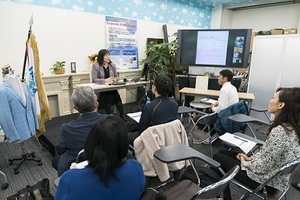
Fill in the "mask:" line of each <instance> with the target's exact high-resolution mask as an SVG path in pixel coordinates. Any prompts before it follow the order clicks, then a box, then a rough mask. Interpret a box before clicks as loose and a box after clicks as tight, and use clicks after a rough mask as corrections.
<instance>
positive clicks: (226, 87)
mask: <svg viewBox="0 0 300 200" xmlns="http://www.w3.org/2000/svg"><path fill="white" fill-rule="evenodd" d="M232 78H233V73H232V72H231V71H230V70H228V69H224V70H222V71H220V75H219V77H218V83H219V85H222V88H221V90H220V95H219V99H218V102H216V103H214V104H212V105H211V110H212V111H213V112H220V111H221V110H223V109H225V108H227V107H228V106H230V105H232V104H235V103H237V102H238V101H239V97H238V92H237V90H236V88H235V87H234V86H233V85H232V84H231V81H232Z"/></svg>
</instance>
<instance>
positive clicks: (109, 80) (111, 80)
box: [105, 77, 114, 83]
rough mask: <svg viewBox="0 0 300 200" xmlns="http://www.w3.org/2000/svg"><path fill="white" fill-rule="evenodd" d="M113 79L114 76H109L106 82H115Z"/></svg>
mask: <svg viewBox="0 0 300 200" xmlns="http://www.w3.org/2000/svg"><path fill="white" fill-rule="evenodd" d="M113 80H114V77H109V78H107V79H105V83H111V82H113Z"/></svg>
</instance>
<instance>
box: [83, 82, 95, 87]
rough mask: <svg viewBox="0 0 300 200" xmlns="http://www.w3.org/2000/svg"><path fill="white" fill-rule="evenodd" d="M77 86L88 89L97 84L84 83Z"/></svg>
mask: <svg viewBox="0 0 300 200" xmlns="http://www.w3.org/2000/svg"><path fill="white" fill-rule="evenodd" d="M79 86H90V87H94V86H98V84H96V83H84V84H80V85H79Z"/></svg>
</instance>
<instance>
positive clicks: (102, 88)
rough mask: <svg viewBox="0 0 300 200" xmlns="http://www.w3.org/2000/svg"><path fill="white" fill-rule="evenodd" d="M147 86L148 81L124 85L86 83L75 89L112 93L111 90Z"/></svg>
mask: <svg viewBox="0 0 300 200" xmlns="http://www.w3.org/2000/svg"><path fill="white" fill-rule="evenodd" d="M147 84H149V81H138V82H127V83H126V84H124V85H109V84H102V85H100V84H96V83H86V84H78V85H76V87H80V86H90V87H91V88H93V90H94V91H95V92H105V91H112V90H119V89H130V88H137V87H140V86H146V85H147Z"/></svg>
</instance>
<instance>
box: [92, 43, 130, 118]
mask: <svg viewBox="0 0 300 200" xmlns="http://www.w3.org/2000/svg"><path fill="white" fill-rule="evenodd" d="M91 77H92V82H93V83H98V84H108V83H111V82H117V81H118V80H119V77H118V74H117V68H116V65H115V64H113V63H112V62H111V60H110V53H109V51H108V50H106V49H101V50H100V51H99V53H98V56H97V63H94V64H93V66H92V72H91ZM99 102H101V103H99V108H98V110H99V111H101V110H103V109H104V110H105V112H106V113H107V114H111V113H112V111H111V107H112V106H113V105H116V107H117V109H118V111H119V114H120V117H121V118H122V119H123V120H125V117H124V111H123V104H122V100H121V97H120V95H119V93H118V91H117V90H113V91H107V92H100V94H99Z"/></svg>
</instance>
